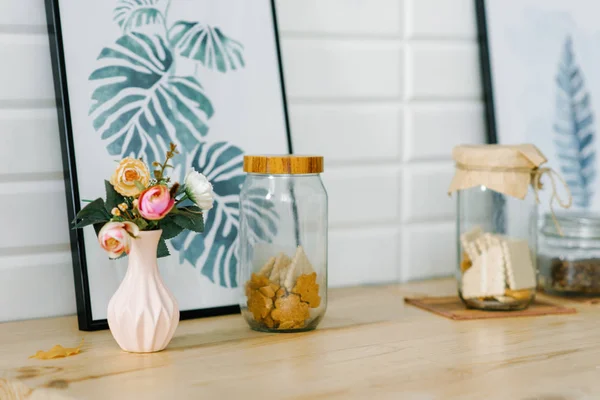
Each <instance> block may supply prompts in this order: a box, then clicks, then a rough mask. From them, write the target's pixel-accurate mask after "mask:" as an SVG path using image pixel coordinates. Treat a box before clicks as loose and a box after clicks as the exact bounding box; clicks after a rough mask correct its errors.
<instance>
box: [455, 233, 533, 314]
mask: <svg viewBox="0 0 600 400" xmlns="http://www.w3.org/2000/svg"><path fill="white" fill-rule="evenodd" d="M460 240H461V245H462V247H463V251H464V253H463V259H462V262H461V271H462V273H463V277H462V288H461V293H462V296H463V298H465V299H474V298H490V297H491V298H495V299H496V300H498V301H500V302H507V301H512V300H513V298H514V297H515V296H519V291H523V290H525V289H528V290H527V291H526V292H524V293H527V296H529V294H528V293H529V290H531V289H533V288H535V286H536V278H535V268H534V265H533V262H532V259H531V252H530V249H529V244H528V242H527V240H521V239H512V238H508V237H504V236H500V235H495V234H491V233H484V232H483V231H482V230H481V228H479V227H477V228H474V229H472V230H471V231H469V232H466V233H464V234H462V235H461V237H460ZM524 295H525V294H524ZM507 297H511V298H507Z"/></svg>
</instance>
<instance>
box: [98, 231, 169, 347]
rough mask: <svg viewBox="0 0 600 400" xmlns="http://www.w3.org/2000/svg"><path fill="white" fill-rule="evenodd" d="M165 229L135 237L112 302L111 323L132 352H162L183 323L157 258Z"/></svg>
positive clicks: (141, 233) (114, 331)
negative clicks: (162, 276) (125, 269)
mask: <svg viewBox="0 0 600 400" xmlns="http://www.w3.org/2000/svg"><path fill="white" fill-rule="evenodd" d="M161 233H162V231H160V230H159V231H143V232H140V234H139V237H138V238H137V239H133V240H132V245H131V251H130V253H129V264H128V267H127V273H126V274H125V278H123V282H121V285H120V286H119V288H118V289H117V291H116V292H115V294H114V295H113V297H112V298H111V299H110V302H109V303H108V326H109V328H110V331H111V333H112V335H113V337H114V338H115V340H116V341H117V343H118V344H119V346H120V347H121V348H122V349H123V350H125V351H128V352H133V353H151V352H156V351H161V350H163V349H164V348H165V347H167V345H168V344H169V342H170V341H171V338H172V337H173V334H174V333H175V329H176V328H177V325H178V324H179V307H178V306H177V301H176V300H175V297H174V296H173V294H172V293H171V292H170V291H169V289H168V288H167V287H166V286H165V284H164V282H163V280H162V278H161V276H160V272H159V270H158V264H157V259H156V250H157V247H158V241H159V239H160V236H161Z"/></svg>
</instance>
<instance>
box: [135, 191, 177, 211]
mask: <svg viewBox="0 0 600 400" xmlns="http://www.w3.org/2000/svg"><path fill="white" fill-rule="evenodd" d="M173 206H175V199H173V198H172V197H171V194H170V193H169V188H168V187H166V186H163V185H156V186H152V187H149V188H148V189H146V190H144V191H143V192H142V193H140V197H139V198H138V212H139V213H140V215H141V216H142V217H144V218H146V219H148V220H159V219H163V218H164V217H165V216H166V215H167V214H168V213H169V211H171V209H173Z"/></svg>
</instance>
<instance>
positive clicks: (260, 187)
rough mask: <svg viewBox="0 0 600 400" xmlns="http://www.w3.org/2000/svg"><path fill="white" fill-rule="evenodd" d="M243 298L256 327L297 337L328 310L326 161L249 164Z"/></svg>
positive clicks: (252, 159) (243, 206) (243, 208)
mask: <svg viewBox="0 0 600 400" xmlns="http://www.w3.org/2000/svg"><path fill="white" fill-rule="evenodd" d="M244 171H245V172H247V173H248V175H247V176H246V180H245V183H244V185H243V187H242V190H241V193H240V238H239V246H240V249H239V252H240V253H239V254H240V262H241V266H240V275H241V282H243V290H242V291H241V293H240V307H241V309H242V314H243V316H244V318H245V319H246V321H247V322H248V324H249V325H250V327H251V328H252V329H254V330H258V331H266V332H298V331H307V330H312V329H315V328H316V327H317V325H318V324H319V322H320V321H321V319H322V318H323V316H324V314H325V309H326V307H327V192H326V191H325V187H324V186H323V182H322V181H321V176H320V174H321V173H322V172H323V157H320V156H287V155H286V156H245V157H244Z"/></svg>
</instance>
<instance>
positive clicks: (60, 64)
mask: <svg viewBox="0 0 600 400" xmlns="http://www.w3.org/2000/svg"><path fill="white" fill-rule="evenodd" d="M270 3H271V12H272V16H273V29H274V35H275V47H276V52H277V61H278V70H279V81H280V84H281V94H282V102H283V114H284V115H283V116H284V122H285V128H286V136H287V143H288V151H289V153H290V154H293V148H292V139H291V131H290V123H289V115H288V107H287V97H286V92H285V80H284V73H283V61H282V56H281V47H280V40H279V29H278V24H277V10H276V7H275V0H271V1H270ZM45 7H46V21H47V26H48V37H49V44H50V57H51V61H52V71H53V77H54V91H55V96H56V109H57V113H58V128H59V134H60V144H61V150H62V160H63V171H64V181H65V190H66V194H67V215H68V218H69V221H72V220H73V219H74V218H75V215H76V214H77V213H78V212H79V210H80V206H79V205H80V204H81V202H80V200H81V198H80V195H79V190H78V187H79V186H78V183H77V182H78V181H77V168H76V163H75V148H74V143H73V132H72V124H71V109H70V106H69V93H68V90H67V74H66V67H65V66H66V63H65V55H64V48H63V40H62V30H61V23H60V10H59V0H45ZM70 242H71V255H72V258H73V275H74V281H75V296H76V302H77V317H78V324H79V329H80V330H82V331H96V330H103V329H108V322H107V320H106V319H98V320H94V319H93V318H92V311H91V298H90V287H89V282H88V272H87V259H86V254H85V246H84V237H83V232H82V231H81V230H79V229H71V230H70ZM239 312H240V307H239V306H238V305H230V306H221V307H213V308H204V309H197V310H185V311H181V313H180V320H186V319H194V318H202V317H212V316H217V315H225V314H236V313H239Z"/></svg>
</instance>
